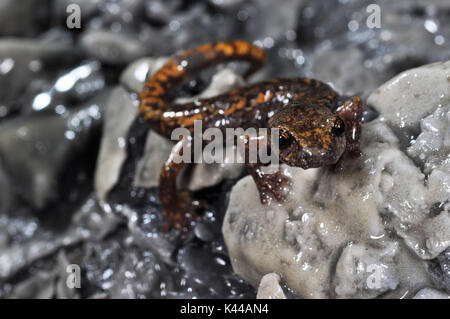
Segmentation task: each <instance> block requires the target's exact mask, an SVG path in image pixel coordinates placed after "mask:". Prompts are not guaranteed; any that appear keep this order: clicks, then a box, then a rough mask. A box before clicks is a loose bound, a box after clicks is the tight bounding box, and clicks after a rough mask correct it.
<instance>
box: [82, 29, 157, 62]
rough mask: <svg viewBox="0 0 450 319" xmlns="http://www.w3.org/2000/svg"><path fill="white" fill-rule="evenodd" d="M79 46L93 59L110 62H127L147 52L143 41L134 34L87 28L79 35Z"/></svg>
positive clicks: (147, 49)
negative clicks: (87, 29)
mask: <svg viewBox="0 0 450 319" xmlns="http://www.w3.org/2000/svg"><path fill="white" fill-rule="evenodd" d="M80 43H81V47H82V48H83V49H84V50H85V51H86V54H88V55H89V56H91V57H92V58H94V59H98V60H100V61H101V62H104V63H110V64H119V65H122V64H127V63H130V62H131V61H133V60H136V59H137V58H140V57H143V56H145V55H146V54H148V53H149V48H148V47H147V46H146V44H145V41H141V40H139V38H138V37H137V36H135V35H134V34H124V33H118V32H112V31H107V30H89V31H87V32H85V33H83V35H82V37H81V41H80Z"/></svg>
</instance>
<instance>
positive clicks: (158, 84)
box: [139, 41, 266, 133]
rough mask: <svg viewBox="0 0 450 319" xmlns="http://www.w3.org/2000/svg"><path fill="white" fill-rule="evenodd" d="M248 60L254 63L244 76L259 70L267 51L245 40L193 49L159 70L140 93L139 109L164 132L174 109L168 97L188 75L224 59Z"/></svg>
mask: <svg viewBox="0 0 450 319" xmlns="http://www.w3.org/2000/svg"><path fill="white" fill-rule="evenodd" d="M230 61H245V62H249V63H250V67H249V69H248V71H247V72H246V73H245V74H244V77H248V76H250V75H251V74H252V73H254V72H255V71H257V70H258V69H259V68H260V67H261V66H262V65H263V64H264V63H265V62H266V55H265V53H264V51H263V50H262V49H261V48H259V47H256V46H254V45H252V44H250V43H248V42H245V41H232V42H218V43H212V44H204V45H201V46H199V47H196V48H193V49H189V50H187V51H185V52H183V53H181V54H179V55H177V56H175V57H174V58H172V59H170V60H169V61H168V62H167V63H166V64H165V65H164V66H163V67H162V68H161V69H160V70H159V71H157V72H156V73H155V74H153V76H151V77H150V78H149V79H148V80H147V82H146V83H145V85H144V88H143V89H142V91H141V93H140V96H139V98H140V105H139V112H140V113H141V116H142V117H143V119H144V120H145V121H146V122H147V123H148V124H149V125H150V126H151V127H152V128H153V129H155V130H157V131H159V132H160V133H167V132H161V131H164V130H165V129H164V128H166V127H168V126H171V125H166V124H170V123H165V122H170V118H167V117H166V118H164V113H165V112H170V111H172V110H173V107H172V105H171V101H169V100H168V96H170V92H171V90H174V89H175V88H176V87H177V86H178V85H179V84H180V83H181V82H182V81H183V80H185V79H186V78H187V77H188V76H190V75H192V74H194V73H196V72H198V71H200V70H202V69H205V68H208V67H211V66H214V65H217V64H219V63H222V62H230Z"/></svg>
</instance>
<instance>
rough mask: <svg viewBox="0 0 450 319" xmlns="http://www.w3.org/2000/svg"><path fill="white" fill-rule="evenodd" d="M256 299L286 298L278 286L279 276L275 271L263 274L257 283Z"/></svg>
mask: <svg viewBox="0 0 450 319" xmlns="http://www.w3.org/2000/svg"><path fill="white" fill-rule="evenodd" d="M256 299H286V296H285V295H284V292H283V289H282V288H281V286H280V276H278V275H277V274H275V273H271V274H267V275H264V276H263V277H262V279H261V282H260V283H259V287H258V294H257V295H256Z"/></svg>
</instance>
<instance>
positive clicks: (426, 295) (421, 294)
mask: <svg viewBox="0 0 450 319" xmlns="http://www.w3.org/2000/svg"><path fill="white" fill-rule="evenodd" d="M413 299H450V295H448V294H446V293H444V292H442V291H439V290H436V289H433V288H423V289H420V290H419V291H418V292H417V294H416V295H415V296H414V297H413Z"/></svg>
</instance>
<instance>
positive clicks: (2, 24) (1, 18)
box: [0, 0, 50, 36]
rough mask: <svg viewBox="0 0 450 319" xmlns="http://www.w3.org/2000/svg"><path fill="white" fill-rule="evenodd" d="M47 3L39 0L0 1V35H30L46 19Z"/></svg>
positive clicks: (38, 29)
mask: <svg viewBox="0 0 450 319" xmlns="http://www.w3.org/2000/svg"><path fill="white" fill-rule="evenodd" d="M49 9H50V8H49V4H48V3H47V2H43V1H39V0H23V1H20V2H18V1H15V0H2V1H0V36H32V35H36V34H37V33H39V31H41V30H42V27H41V26H40V24H41V23H43V22H44V21H45V19H48V14H49V11H50V10H49Z"/></svg>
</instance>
